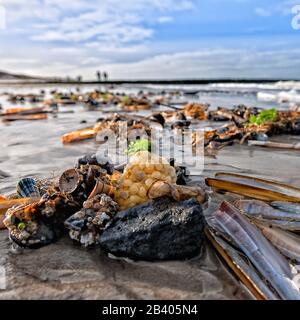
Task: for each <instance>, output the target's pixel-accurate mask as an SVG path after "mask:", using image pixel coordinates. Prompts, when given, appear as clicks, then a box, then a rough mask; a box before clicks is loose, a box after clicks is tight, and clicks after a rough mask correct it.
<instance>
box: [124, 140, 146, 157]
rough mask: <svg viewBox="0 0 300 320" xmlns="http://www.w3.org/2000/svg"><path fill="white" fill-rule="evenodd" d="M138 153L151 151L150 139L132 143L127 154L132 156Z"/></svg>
mask: <svg viewBox="0 0 300 320" xmlns="http://www.w3.org/2000/svg"><path fill="white" fill-rule="evenodd" d="M138 151H151V143H150V142H149V141H148V139H139V140H135V141H131V142H130V144H129V146H128V149H127V151H126V153H127V154H128V155H130V156H132V155H134V154H135V153H136V152H138Z"/></svg>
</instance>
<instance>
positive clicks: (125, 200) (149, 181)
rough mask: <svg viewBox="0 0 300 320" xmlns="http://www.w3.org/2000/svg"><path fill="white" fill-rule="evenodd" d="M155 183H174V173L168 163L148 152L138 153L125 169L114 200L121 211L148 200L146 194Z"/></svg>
mask: <svg viewBox="0 0 300 320" xmlns="http://www.w3.org/2000/svg"><path fill="white" fill-rule="evenodd" d="M156 181H166V182H169V183H174V184H175V183H176V171H175V169H174V167H172V166H170V164H169V163H168V161H167V160H166V159H164V158H160V157H158V156H157V155H154V154H151V153H149V152H148V151H139V152H137V153H136V154H135V155H134V156H133V157H132V158H131V159H130V162H129V163H128V165H127V166H126V167H125V170H124V173H123V175H122V177H121V179H120V184H119V188H118V189H117V190H116V192H115V199H116V201H117V202H118V204H119V206H120V208H121V209H127V208H131V207H134V206H136V205H138V204H141V203H144V202H147V201H148V200H149V198H148V196H147V193H148V190H149V188H150V187H151V186H152V185H153V183H154V182H156Z"/></svg>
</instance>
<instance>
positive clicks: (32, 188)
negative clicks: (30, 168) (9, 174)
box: [16, 178, 41, 198]
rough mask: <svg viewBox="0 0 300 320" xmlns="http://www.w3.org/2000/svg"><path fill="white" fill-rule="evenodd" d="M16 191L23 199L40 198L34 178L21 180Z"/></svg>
mask: <svg viewBox="0 0 300 320" xmlns="http://www.w3.org/2000/svg"><path fill="white" fill-rule="evenodd" d="M16 191H17V193H18V195H19V196H20V197H21V198H39V197H40V196H41V195H40V192H39V190H38V187H37V185H36V180H35V179H33V178H23V179H21V180H20V181H19V182H18V184H17V187H16Z"/></svg>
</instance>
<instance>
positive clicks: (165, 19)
mask: <svg viewBox="0 0 300 320" xmlns="http://www.w3.org/2000/svg"><path fill="white" fill-rule="evenodd" d="M157 21H158V22H159V23H169V22H173V21H174V18H173V17H170V16H162V17H159V18H158V19H157Z"/></svg>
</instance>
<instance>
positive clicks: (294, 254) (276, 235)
mask: <svg viewBox="0 0 300 320" xmlns="http://www.w3.org/2000/svg"><path fill="white" fill-rule="evenodd" d="M258 227H259V228H260V229H261V231H262V233H263V235H264V236H265V237H266V238H268V239H269V240H270V241H271V242H272V243H273V245H274V246H275V247H276V248H277V249H278V250H279V251H280V252H281V253H282V254H283V255H285V256H286V257H288V258H289V259H291V260H295V261H297V262H300V236H297V235H296V234H294V233H291V232H288V231H283V230H281V229H277V228H269V227H267V226H264V225H261V224H258Z"/></svg>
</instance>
